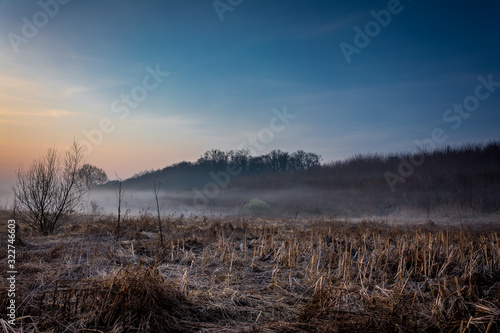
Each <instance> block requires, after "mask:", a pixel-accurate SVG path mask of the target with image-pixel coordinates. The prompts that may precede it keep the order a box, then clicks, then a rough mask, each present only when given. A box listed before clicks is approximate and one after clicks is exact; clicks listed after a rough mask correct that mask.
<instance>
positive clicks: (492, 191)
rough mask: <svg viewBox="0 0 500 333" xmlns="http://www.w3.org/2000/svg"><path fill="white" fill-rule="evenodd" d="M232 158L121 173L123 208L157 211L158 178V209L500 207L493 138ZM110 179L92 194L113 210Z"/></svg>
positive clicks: (273, 213)
mask: <svg viewBox="0 0 500 333" xmlns="http://www.w3.org/2000/svg"><path fill="white" fill-rule="evenodd" d="M231 156H232V157H231ZM235 156H239V155H238V154H236V155H234V153H233V152H229V153H225V152H223V151H219V150H212V151H209V152H207V153H206V154H205V155H204V157H203V158H200V159H199V160H198V161H197V162H194V163H188V162H182V163H177V164H174V165H172V166H168V167H165V168H163V169H158V170H156V171H149V172H141V173H140V174H138V175H136V176H134V177H132V178H130V179H127V180H123V181H122V186H123V191H124V197H123V205H122V207H123V208H124V211H126V212H128V214H132V215H137V214H139V215H140V214H145V215H147V214H157V206H156V201H155V196H154V193H153V191H152V190H153V185H154V184H156V185H160V187H159V188H160V190H159V192H158V193H159V195H158V198H159V204H160V209H161V213H162V214H164V215H177V216H178V215H180V214H185V215H186V214H188V215H190V214H193V215H214V214H220V215H228V216H248V215H250V216H252V215H253V216H255V215H261V216H268V217H277V216H281V217H289V218H290V217H294V218H297V217H300V218H304V217H320V216H326V217H330V218H345V217H363V216H365V217H367V216H371V217H383V218H389V217H398V218H404V217H420V218H429V217H450V218H451V217H458V216H462V215H467V216H470V215H480V214H487V213H493V212H496V211H498V209H500V206H499V202H500V201H499V199H500V144H499V143H498V142H490V143H486V144H483V145H479V144H468V145H463V146H457V147H446V148H443V149H436V150H434V151H424V152H414V153H407V154H386V155H383V154H367V155H356V156H353V157H351V158H349V159H346V160H340V161H335V162H331V163H326V164H320V163H319V162H318V161H319V157H317V156H315V155H314V154H312V153H310V154H309V155H307V154H306V155H304V156H315V158H314V159H313V160H314V161H316V162H314V163H312V164H311V163H306V162H304V163H299V164H297V161H296V160H295V159H294V158H293V157H290V156H294V155H293V154H289V153H287V152H282V151H273V152H272V153H271V154H269V155H263V156H259V157H252V156H247V155H244V156H245V159H239V158H235ZM229 157H231V158H229ZM240 157H241V156H240ZM316 157H317V158H316ZM257 161H258V163H257ZM227 170H238V172H237V173H234V174H231V173H230V172H228V171H227ZM117 184H118V183H117V181H110V182H108V183H106V184H103V185H100V186H97V187H96V188H95V189H94V190H93V191H92V193H91V195H90V196H91V198H90V199H89V201H94V202H95V203H97V204H98V206H99V207H100V209H102V212H105V213H108V214H109V213H112V214H113V213H116V210H117V198H116V189H117ZM148 188H149V189H148ZM252 200H253V201H252ZM259 205H260V207H259ZM253 206H255V207H253ZM87 211H88V210H87ZM97 211H99V209H98V210H97Z"/></svg>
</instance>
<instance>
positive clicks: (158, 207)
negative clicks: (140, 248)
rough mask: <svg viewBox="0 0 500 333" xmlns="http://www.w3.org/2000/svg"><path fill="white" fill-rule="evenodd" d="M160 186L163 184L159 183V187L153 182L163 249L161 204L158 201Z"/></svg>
mask: <svg viewBox="0 0 500 333" xmlns="http://www.w3.org/2000/svg"><path fill="white" fill-rule="evenodd" d="M160 185H161V183H158V186H157V185H156V182H153V194H154V195H155V200H156V211H157V213H158V231H159V233H160V244H161V247H162V248H163V230H162V227H161V215H160V202H159V201H158V192H159V191H160Z"/></svg>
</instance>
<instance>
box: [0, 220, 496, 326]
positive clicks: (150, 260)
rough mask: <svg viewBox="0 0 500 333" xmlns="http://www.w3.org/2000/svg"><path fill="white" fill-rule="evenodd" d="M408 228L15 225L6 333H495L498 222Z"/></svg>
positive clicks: (318, 223) (271, 223) (303, 223)
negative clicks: (49, 230)
mask: <svg viewBox="0 0 500 333" xmlns="http://www.w3.org/2000/svg"><path fill="white" fill-rule="evenodd" d="M4 216H5V218H4V220H6V218H7V215H4ZM404 222H405V221H401V223H399V224H396V223H387V222H384V221H377V220H372V221H360V222H356V223H353V222H349V221H340V220H335V221H331V220H324V219H310V220H288V219H273V220H264V219H250V218H245V219H243V218H223V217H195V216H192V217H189V218H185V217H177V218H174V217H170V218H165V219H164V220H163V232H164V235H163V244H161V242H160V238H159V235H158V229H157V220H156V219H154V218H153V217H151V216H142V217H137V218H128V219H125V221H122V225H121V229H120V235H119V236H120V237H119V239H118V240H116V238H115V235H114V230H115V221H114V220H113V219H112V218H111V217H106V218H99V219H93V220H92V219H90V218H79V219H78V221H76V218H75V221H72V222H69V223H67V224H66V225H64V226H63V227H62V228H60V229H59V230H58V233H57V234H55V235H51V236H46V237H42V236H38V235H36V234H34V233H33V232H32V230H30V229H29V228H28V227H27V226H25V225H23V224H22V223H20V224H21V225H20V228H19V235H20V236H21V238H22V241H23V242H24V245H22V246H21V245H18V246H17V253H16V254H17V269H18V272H19V274H18V276H17V290H16V291H17V297H16V299H17V304H18V309H17V316H18V318H19V319H18V320H17V325H16V326H15V327H14V326H11V325H8V324H7V322H5V321H2V322H1V325H0V331H2V332H76V331H78V332H442V331H444V332H498V331H499V327H500V325H499V321H500V233H499V232H500V224H499V223H498V222H499V221H498V219H496V220H493V221H492V222H493V223H480V224H479V223H477V224H476V223H474V224H472V223H468V224H465V223H464V224H459V223H456V222H453V224H452V222H446V221H444V222H438V223H433V222H427V223H425V222H412V223H404ZM2 228H3V229H2V235H5V234H6V232H5V223H4V222H2ZM4 242H5V238H2V244H5V243H4ZM4 248H5V246H3V245H2V249H4ZM0 261H1V264H0V269H1V271H2V272H5V271H7V268H6V251H5V250H2V252H1V255H0ZM2 284H3V285H2V288H1V291H0V303H1V308H2V309H5V308H6V302H7V295H6V289H7V288H6V287H7V282H6V281H5V279H2ZM2 318H3V319H6V317H5V311H4V310H2Z"/></svg>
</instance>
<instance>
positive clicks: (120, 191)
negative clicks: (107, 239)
mask: <svg viewBox="0 0 500 333" xmlns="http://www.w3.org/2000/svg"><path fill="white" fill-rule="evenodd" d="M116 179H117V180H118V183H117V184H116V187H115V194H116V199H117V200H118V219H117V221H116V232H115V234H116V235H115V237H116V241H118V236H119V234H120V219H121V209H122V200H123V186H122V185H123V181H122V179H121V178H120V177H118V175H116Z"/></svg>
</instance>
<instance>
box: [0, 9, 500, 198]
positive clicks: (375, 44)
mask: <svg viewBox="0 0 500 333" xmlns="http://www.w3.org/2000/svg"><path fill="white" fill-rule="evenodd" d="M54 1H55V0H42V3H47V4H52V5H49V6H48V7H47V8H49V11H50V10H52V11H54V12H53V13H51V14H53V15H52V16H53V17H52V16H49V15H47V14H44V12H43V9H42V7H41V5H40V4H39V3H38V2H37V1H28V0H0V158H1V160H0V162H1V163H0V190H9V188H10V186H11V185H12V183H13V182H14V180H15V170H16V169H17V167H18V166H19V165H21V164H22V165H28V164H29V163H31V161H32V160H33V159H34V158H36V157H38V156H40V155H42V154H44V153H45V152H46V150H47V149H48V148H49V147H53V146H55V147H57V148H58V149H59V150H60V151H63V150H64V149H65V148H66V147H68V146H69V144H70V143H71V142H72V140H73V137H75V138H76V140H77V141H81V140H85V139H86V138H85V135H84V134H83V131H92V130H94V129H97V128H98V127H99V123H100V122H101V121H102V119H108V120H109V121H111V122H112V125H109V124H106V126H113V127H114V129H113V130H112V131H108V132H109V133H104V134H103V137H102V142H101V143H100V144H98V145H95V146H93V148H92V151H91V152H90V153H89V154H88V155H87V156H86V161H87V162H89V163H91V164H94V165H97V166H98V167H101V168H103V169H104V170H105V171H106V172H107V173H108V175H110V176H111V177H110V178H114V174H115V172H116V173H117V174H118V175H119V176H120V177H122V178H127V177H130V176H132V175H133V174H134V173H136V172H139V171H141V170H145V169H151V168H154V169H157V168H163V167H165V166H167V165H169V164H172V163H175V162H179V161H182V160H188V161H194V160H196V159H197V158H198V157H199V156H200V155H201V154H202V153H203V152H204V151H205V150H208V149H212V148H219V149H224V150H229V149H237V148H238V147H239V146H240V144H241V143H242V142H245V140H247V138H248V136H249V135H257V134H258V133H259V132H261V131H262V130H263V129H265V128H269V125H270V121H271V119H272V118H273V117H274V116H275V114H274V113H273V109H279V110H283V108H285V107H286V110H287V112H288V113H290V114H293V115H295V118H294V119H293V120H291V121H290V123H289V124H288V125H287V126H286V127H285V128H284V130H282V131H280V132H279V133H275V135H274V139H273V140H271V141H270V142H268V143H266V144H265V145H264V147H263V149H262V151H259V153H267V152H268V151H270V150H272V149H276V148H277V149H282V150H287V151H295V150H298V149H303V150H306V151H312V152H316V153H319V154H321V155H322V156H323V161H324V162H328V161H331V160H336V159H339V158H345V157H347V156H349V155H352V154H355V153H367V152H398V151H408V150H414V149H415V140H424V139H426V138H429V137H430V136H431V133H432V131H433V129H435V128H437V127H440V128H442V129H443V130H444V132H445V134H446V135H447V139H446V141H445V142H444V143H443V144H460V143H463V142H468V141H474V142H484V141H487V140H491V139H499V138H500V135H499V133H500V132H499V128H500V87H499V88H497V89H498V91H495V92H492V93H491V94H490V95H489V96H488V98H486V99H485V100H484V101H481V102H480V105H479V107H478V109H477V110H476V111H475V112H474V113H472V114H471V115H470V116H469V117H468V118H466V119H463V121H462V123H461V124H460V126H458V128H455V129H454V128H452V125H453V124H454V123H446V122H444V121H443V115H444V114H445V112H446V110H447V109H449V108H451V107H452V106H453V104H455V103H457V104H460V103H463V101H464V99H466V98H467V96H469V95H473V94H474V92H475V89H476V87H477V86H478V84H479V81H478V79H477V77H478V76H480V75H482V76H483V77H484V78H487V77H488V75H492V79H493V81H496V82H499V81H500V61H499V60H500V43H499V42H500V29H499V22H500V1H480V2H471V1H423V0H421V1H416V0H414V1H409V0H401V2H400V5H399V7H398V8H399V10H400V12H399V13H397V14H392V17H391V21H390V23H389V24H387V26H385V27H381V29H380V32H379V33H378V34H376V33H374V36H373V38H372V39H371V41H370V43H369V44H368V45H367V46H366V47H364V48H360V49H359V53H358V54H352V57H351V63H348V62H347V61H346V58H345V57H344V55H343V53H342V51H341V48H340V47H339V44H340V43H341V42H345V43H349V44H351V45H354V37H355V34H356V32H355V30H354V28H355V27H356V26H357V27H360V28H361V29H362V30H364V29H365V27H366V24H367V23H369V22H370V21H373V20H374V18H373V16H372V15H371V14H370V12H371V11H372V10H374V11H376V12H379V11H380V10H383V9H387V7H388V6H390V5H391V2H392V3H393V2H394V0H391V1H285V0H281V1H264V0H244V1H241V3H240V4H239V5H237V6H231V7H230V9H231V10H226V11H225V12H223V13H222V18H223V20H221V17H220V15H219V14H218V13H217V11H216V9H215V8H214V3H213V1H210V0H203V1H195V0H192V1H186V0H175V1H174V0H165V1H159V0H157V1H153V0H149V1H148V0H146V1H118V0H116V1H113V0H102V1H97V0H86V1H78V0H72V1H69V2H68V3H66V4H59V5H58V7H59V8H58V9H57V12H55V8H54V5H53V3H54ZM60 1H61V2H65V1H62V0H60ZM66 1H67V0H66ZM231 2H232V3H233V4H237V3H238V1H236V0H232V1H231ZM220 3H222V4H226V6H227V4H228V1H227V0H222V1H220V2H219V4H220ZM221 8H222V7H221ZM226 9H227V8H226ZM40 12H42V13H40ZM23 18H24V19H23ZM44 19H46V20H45V21H44ZM36 20H38V21H37V22H38V25H39V26H40V28H38V31H37V32H36V33H34V32H33V31H32V30H29V28H28V27H24V32H23V26H25V25H27V24H26V22H27V21H29V24H33V22H34V21H36ZM23 33H24V35H23ZM13 36H18V37H21V38H25V37H28V38H25V39H23V42H19V40H20V39H19V38H17V37H16V38H17V39H16V40H17V41H18V42H19V43H20V44H18V45H17V46H15V45H14V47H13V42H12V40H14V39H15V38H14V39H13ZM16 47H17V49H18V50H17V51H18V52H16V50H15V49H16ZM148 66H149V67H150V68H153V69H154V68H156V67H157V66H158V68H159V69H160V70H161V71H165V72H169V75H168V77H165V78H164V79H163V81H162V82H161V84H159V85H158V87H156V88H155V89H152V90H151V91H148V92H147V96H146V97H145V98H144V100H143V101H141V102H140V103H138V105H137V107H135V108H134V109H132V108H129V109H130V110H129V111H130V113H129V115H128V116H127V117H125V119H121V118H120V116H121V115H122V114H121V113H116V112H113V107H112V105H113V102H114V101H115V100H117V99H118V101H119V99H120V98H121V96H122V95H123V94H129V95H130V93H131V91H132V90H133V89H134V88H135V87H137V86H141V85H142V84H143V79H144V77H145V76H146V75H147V74H148V72H147V70H146V67H148ZM147 82H148V83H149V84H150V85H151V84H152V83H154V82H153V81H147ZM137 91H139V90H137ZM119 102H120V101H119ZM120 103H121V102H120ZM120 105H121V106H123V105H124V104H123V103H122V104H116V105H115V107H116V106H120ZM455 115H456V114H455ZM105 121H107V120H105Z"/></svg>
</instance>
